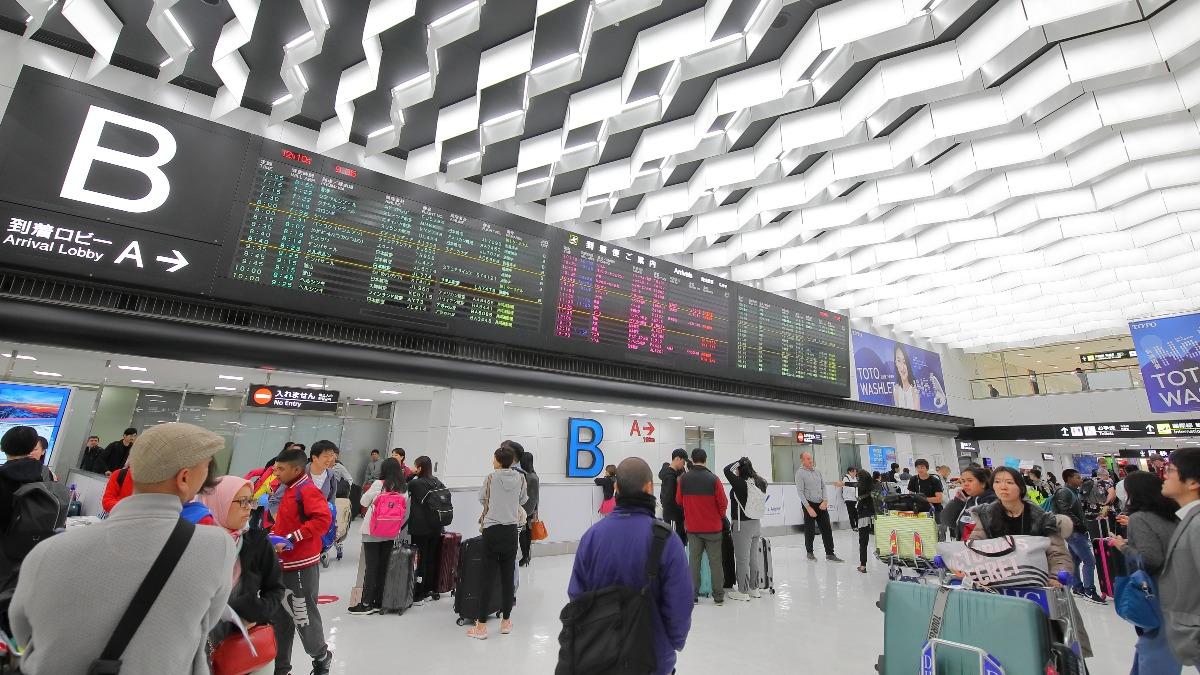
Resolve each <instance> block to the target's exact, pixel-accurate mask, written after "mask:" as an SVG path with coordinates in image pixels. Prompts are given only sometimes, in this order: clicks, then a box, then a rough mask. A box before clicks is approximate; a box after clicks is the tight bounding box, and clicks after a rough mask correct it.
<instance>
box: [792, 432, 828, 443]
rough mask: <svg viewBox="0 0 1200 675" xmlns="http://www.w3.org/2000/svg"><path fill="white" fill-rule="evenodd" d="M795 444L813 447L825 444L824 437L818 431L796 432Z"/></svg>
mask: <svg viewBox="0 0 1200 675" xmlns="http://www.w3.org/2000/svg"><path fill="white" fill-rule="evenodd" d="M796 442H797V443H812V444H813V445H821V444H822V443H824V442H825V436H824V435H823V434H822V433H821V432H819V431H797V432H796Z"/></svg>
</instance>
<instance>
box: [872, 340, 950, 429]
mask: <svg viewBox="0 0 1200 675" xmlns="http://www.w3.org/2000/svg"><path fill="white" fill-rule="evenodd" d="M851 339H852V340H853V346H854V391H855V393H856V394H857V397H858V400H860V401H863V402H864V403H878V404H880V405H890V406H895V407H897V408H908V409H909V410H924V411H925V412H931V413H941V414H943V415H946V414H949V412H950V408H949V405H948V403H947V399H946V388H945V386H944V385H943V383H944V382H945V381H946V379H945V378H944V377H943V376H942V357H940V356H938V355H937V354H936V353H934V352H931V351H927V350H924V349H920V348H919V347H913V346H912V345H906V344H904V343H902V342H896V341H895V340H889V339H888V338H885V337H879V336H878V335H874V334H871V333H865V332H863V331H860V330H856V331H852V332H851Z"/></svg>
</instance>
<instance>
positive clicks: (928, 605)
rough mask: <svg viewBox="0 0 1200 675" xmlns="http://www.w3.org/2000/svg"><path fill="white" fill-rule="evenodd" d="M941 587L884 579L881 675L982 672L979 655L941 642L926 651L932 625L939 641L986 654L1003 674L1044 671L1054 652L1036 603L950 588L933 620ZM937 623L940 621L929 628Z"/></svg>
mask: <svg viewBox="0 0 1200 675" xmlns="http://www.w3.org/2000/svg"><path fill="white" fill-rule="evenodd" d="M940 590H941V588H940V587H936V586H927V585H925V584H907V583H903V582H899V581H892V582H889V583H888V585H887V590H886V591H885V592H884V595H883V600H882V602H881V603H880V604H881V608H882V609H883V611H884V621H883V657H882V658H881V659H880V664H879V666H880V667H879V669H878V670H879V673H880V675H912V673H956V674H967V673H971V674H974V673H979V672H980V658H981V657H980V655H979V654H978V653H974V652H969V651H965V650H961V649H957V648H954V647H952V646H942V645H939V646H938V648H937V649H936V654H933V655H930V654H929V652H928V649H929V645H928V641H929V636H930V633H931V632H933V631H931V628H936V629H937V631H936V633H935V636H936V637H937V638H938V639H939V640H944V641H947V642H954V643H958V644H960V645H967V646H969V647H974V648H977V649H980V650H982V651H984V652H986V653H987V654H988V655H990V657H992V658H993V659H994V660H995V661H997V662H998V663H999V665H1000V666H1001V667H1003V669H1004V670H1003V672H1006V673H1045V672H1046V665H1047V664H1048V663H1050V662H1052V661H1053V660H1054V658H1055V656H1054V654H1053V652H1052V648H1051V641H1050V632H1049V620H1048V619H1047V618H1046V615H1045V614H1044V613H1043V610H1042V608H1041V607H1039V606H1038V605H1037V604H1036V603H1034V602H1031V601H1029V600H1025V599H1022V598H1014V597H1009V596H1005V595H997V594H994V593H979V592H975V591H964V590H952V591H950V592H949V594H948V595H946V596H945V598H944V599H945V605H944V607H943V611H942V613H941V617H940V621H939V622H935V621H933V618H934V609H935V601H936V600H937V596H938V593H939V591H940ZM935 623H936V624H938V625H936V626H931V624H935ZM923 662H927V663H928V665H929V666H931V667H926V666H924V665H923ZM984 672H1000V671H998V670H990V671H984Z"/></svg>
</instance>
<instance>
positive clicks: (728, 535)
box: [721, 520, 737, 589]
mask: <svg viewBox="0 0 1200 675" xmlns="http://www.w3.org/2000/svg"><path fill="white" fill-rule="evenodd" d="M721 573H722V574H724V575H725V580H724V583H722V584H721V585H722V586H724V587H725V588H733V589H736V588H737V565H735V564H734V558H733V533H732V531H731V530H730V529H729V521H728V520H726V521H725V528H724V531H723V532H721Z"/></svg>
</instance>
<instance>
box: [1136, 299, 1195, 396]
mask: <svg viewBox="0 0 1200 675" xmlns="http://www.w3.org/2000/svg"><path fill="white" fill-rule="evenodd" d="M1129 334H1130V335H1132V336H1133V344H1134V347H1135V348H1136V350H1137V358H1138V366H1139V367H1140V368H1141V371H1142V381H1143V382H1145V384H1146V397H1147V398H1148V399H1149V401H1150V410H1151V411H1153V412H1156V413H1173V412H1190V411H1196V410H1200V314H1185V315H1183V316H1169V317H1163V318H1161V319H1149V320H1146V321H1132V322H1130V324H1129Z"/></svg>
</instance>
